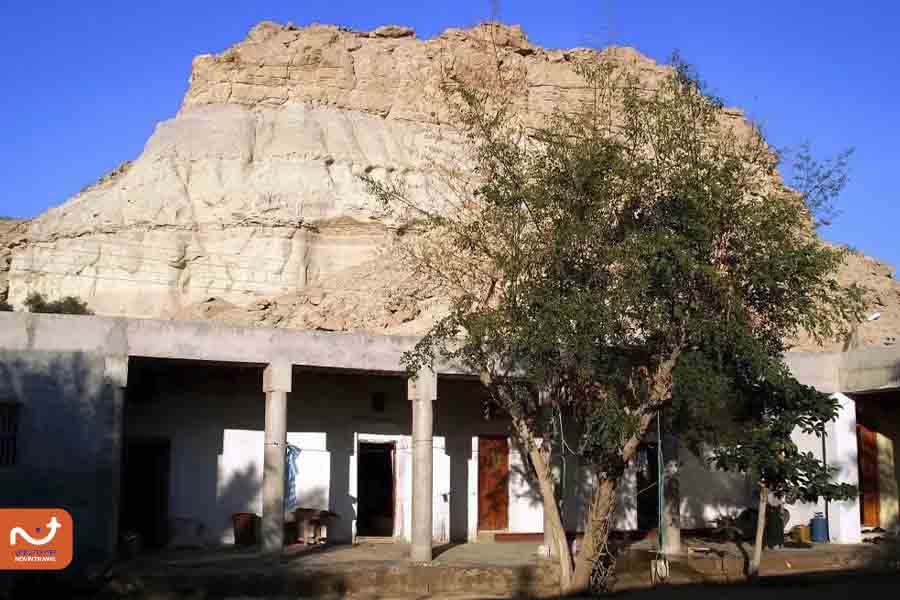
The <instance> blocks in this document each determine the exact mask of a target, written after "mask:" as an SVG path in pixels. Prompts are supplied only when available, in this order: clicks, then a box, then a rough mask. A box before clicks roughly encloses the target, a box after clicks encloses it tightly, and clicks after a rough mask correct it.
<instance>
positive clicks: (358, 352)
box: [0, 313, 453, 373]
mask: <svg viewBox="0 0 900 600" xmlns="http://www.w3.org/2000/svg"><path fill="white" fill-rule="evenodd" d="M418 339H419V338H416V337H405V336H404V337H401V336H387V335H368V334H363V333H336V332H328V331H308V330H296V329H273V328H263V327H231V326H228V325H222V324H218V323H210V322H204V321H162V320H156V319H130V318H119V317H96V316H73V315H42V314H31V313H0V349H3V350H21V351H26V350H32V351H42V352H90V353H97V354H106V355H119V356H134V357H148V358H168V359H184V360H205V361H221V362H234V363H250V364H268V363H271V362H289V363H291V364H293V365H300V366H308V367H328V368H337V369H356V370H366V371H387V372H395V373H402V372H404V371H405V369H404V368H403V366H402V365H401V363H400V359H401V357H402V355H403V353H404V352H405V351H407V350H409V349H411V348H413V346H415V344H416V342H417V341H418ZM449 372H453V370H452V369H449Z"/></svg>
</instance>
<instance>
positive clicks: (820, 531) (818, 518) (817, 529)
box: [809, 512, 828, 544]
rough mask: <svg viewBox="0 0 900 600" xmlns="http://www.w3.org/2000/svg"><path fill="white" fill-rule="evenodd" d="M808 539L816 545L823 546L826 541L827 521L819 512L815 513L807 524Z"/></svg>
mask: <svg viewBox="0 0 900 600" xmlns="http://www.w3.org/2000/svg"><path fill="white" fill-rule="evenodd" d="M809 537H810V538H811V539H812V541H813V543H816V544H824V543H825V542H827V541H828V521H826V520H825V515H823V514H822V513H820V512H817V513H816V514H815V516H814V517H813V518H812V519H811V520H810V522H809Z"/></svg>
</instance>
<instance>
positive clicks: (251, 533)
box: [231, 513, 259, 546]
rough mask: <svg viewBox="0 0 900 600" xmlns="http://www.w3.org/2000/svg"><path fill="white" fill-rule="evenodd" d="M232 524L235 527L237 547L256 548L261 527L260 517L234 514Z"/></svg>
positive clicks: (249, 514)
mask: <svg viewBox="0 0 900 600" xmlns="http://www.w3.org/2000/svg"><path fill="white" fill-rule="evenodd" d="M231 524H232V525H234V544H235V545H236V546H255V545H256V530H257V529H258V526H259V516H258V515H255V514H253V513H234V514H233V515H231Z"/></svg>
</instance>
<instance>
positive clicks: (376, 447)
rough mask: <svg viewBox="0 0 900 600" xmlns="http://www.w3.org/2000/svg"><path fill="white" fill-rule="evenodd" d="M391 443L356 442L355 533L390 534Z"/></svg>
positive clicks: (392, 453)
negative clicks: (357, 450)
mask: <svg viewBox="0 0 900 600" xmlns="http://www.w3.org/2000/svg"><path fill="white" fill-rule="evenodd" d="M395 456H396V445H395V444H394V442H387V443H374V442H360V444H359V456H358V458H357V465H358V466H357V473H358V475H357V490H358V491H357V493H358V494H359V502H358V511H359V512H358V514H357V516H356V533H357V535H359V536H362V537H393V535H394V499H395V485H394V482H395V481H396V478H395V476H394V464H395V462H396V461H395Z"/></svg>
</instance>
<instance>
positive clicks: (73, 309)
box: [25, 292, 94, 315]
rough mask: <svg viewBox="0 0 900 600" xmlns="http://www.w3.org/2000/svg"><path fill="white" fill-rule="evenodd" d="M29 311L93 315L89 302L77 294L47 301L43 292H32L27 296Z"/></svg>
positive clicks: (26, 301)
mask: <svg viewBox="0 0 900 600" xmlns="http://www.w3.org/2000/svg"><path fill="white" fill-rule="evenodd" d="M25 308H27V309H28V312H33V313H44V314H58V315H92V314H94V313H93V312H91V310H90V309H88V306H87V303H86V302H84V301H83V300H81V299H79V298H76V297H75V296H65V297H64V298H60V299H59V300H51V301H49V302H48V301H47V300H46V299H45V298H44V296H43V295H42V294H39V293H38V292H32V293H30V294H28V297H27V298H25Z"/></svg>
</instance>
